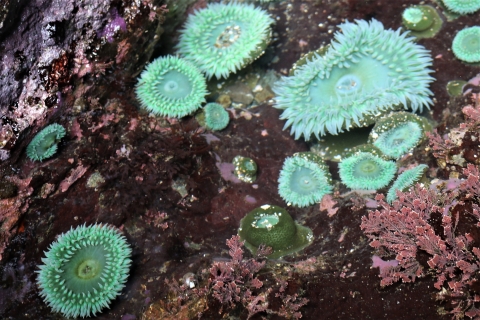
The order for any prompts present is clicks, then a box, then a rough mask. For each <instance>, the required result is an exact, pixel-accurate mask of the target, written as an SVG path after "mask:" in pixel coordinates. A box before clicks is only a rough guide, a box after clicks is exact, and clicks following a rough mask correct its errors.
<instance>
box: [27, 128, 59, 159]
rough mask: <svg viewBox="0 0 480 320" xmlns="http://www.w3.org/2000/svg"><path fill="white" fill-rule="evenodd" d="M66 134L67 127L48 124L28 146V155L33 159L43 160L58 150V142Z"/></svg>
mask: <svg viewBox="0 0 480 320" xmlns="http://www.w3.org/2000/svg"><path fill="white" fill-rule="evenodd" d="M64 136H65V128H64V127H62V126H61V125H59V124H57V123H54V124H51V125H49V126H46V127H45V128H43V129H42V131H40V132H39V133H37V135H36V136H35V137H34V138H33V140H32V141H31V142H30V144H29V145H28V147H27V156H28V157H29V158H30V159H31V160H33V161H43V160H45V159H47V158H50V157H51V156H53V155H54V154H55V152H57V148H58V147H57V143H58V142H59V141H60V140H61V139H62V138H63V137H64Z"/></svg>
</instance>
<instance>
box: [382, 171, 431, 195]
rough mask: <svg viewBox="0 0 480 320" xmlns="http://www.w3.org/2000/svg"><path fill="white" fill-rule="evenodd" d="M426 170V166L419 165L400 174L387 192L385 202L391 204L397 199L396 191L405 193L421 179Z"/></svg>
mask: <svg viewBox="0 0 480 320" xmlns="http://www.w3.org/2000/svg"><path fill="white" fill-rule="evenodd" d="M427 169H428V166H427V165H426V164H420V165H418V166H416V167H415V168H412V169H409V170H406V171H404V172H402V173H401V174H400V175H399V176H398V177H397V179H396V180H395V181H394V182H393V184H392V186H391V187H390V189H389V190H388V192H387V202H388V203H392V202H393V201H394V200H395V199H397V191H407V190H408V189H409V188H410V187H412V186H413V184H414V183H415V182H418V181H419V180H420V178H422V176H423V174H424V173H425V171H427Z"/></svg>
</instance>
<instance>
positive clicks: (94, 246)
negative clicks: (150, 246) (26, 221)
mask: <svg viewBox="0 0 480 320" xmlns="http://www.w3.org/2000/svg"><path fill="white" fill-rule="evenodd" d="M131 253H132V250H131V249H130V246H129V245H128V243H127V241H126V239H125V237H123V236H122V235H120V233H119V232H118V231H117V230H116V229H114V228H113V227H110V226H105V225H98V224H95V225H93V226H89V227H86V226H85V225H83V226H79V227H77V228H75V229H73V228H72V229H70V231H68V232H67V233H65V234H62V235H60V236H59V237H58V239H57V240H56V241H55V242H53V243H52V244H51V245H50V248H49V249H48V251H46V252H45V258H42V262H43V264H42V265H40V266H39V270H38V271H37V273H38V278H37V284H38V287H39V288H40V295H41V296H42V297H43V299H44V300H45V302H46V303H47V304H48V305H49V306H50V307H51V308H52V309H53V311H54V312H61V313H62V314H63V315H64V316H65V317H67V318H76V317H79V316H80V317H82V318H84V317H90V316H95V314H96V313H97V312H100V310H101V309H102V308H104V307H108V305H109V304H110V302H111V301H112V300H113V299H115V297H116V296H117V295H119V294H120V291H121V290H122V288H123V287H124V285H125V282H126V281H127V277H128V272H129V268H130V263H131V260H130V256H131Z"/></svg>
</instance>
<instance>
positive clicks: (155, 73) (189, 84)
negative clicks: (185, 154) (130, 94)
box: [135, 56, 208, 118]
mask: <svg viewBox="0 0 480 320" xmlns="http://www.w3.org/2000/svg"><path fill="white" fill-rule="evenodd" d="M135 93H136V95H137V98H138V100H139V101H140V103H141V105H142V107H143V108H145V109H147V110H148V111H150V112H152V113H154V114H156V115H160V116H166V117H171V118H181V117H184V116H186V115H189V114H191V113H193V112H194V111H195V110H197V109H198V108H200V106H201V104H202V102H205V95H207V93H208V92H207V83H206V80H205V77H204V76H203V74H202V73H201V72H200V71H199V70H198V69H197V67H195V66H194V65H193V64H192V63H190V62H189V61H187V60H185V59H182V58H178V57H175V56H166V57H160V58H157V59H155V60H154V61H152V62H151V63H150V64H148V65H147V67H146V69H145V70H144V71H143V72H142V73H141V75H140V78H139V80H138V83H137V86H136V88H135Z"/></svg>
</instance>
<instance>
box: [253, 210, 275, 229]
mask: <svg viewBox="0 0 480 320" xmlns="http://www.w3.org/2000/svg"><path fill="white" fill-rule="evenodd" d="M279 221H280V219H279V217H278V215H275V214H268V215H261V216H259V217H257V219H256V221H255V222H254V224H253V225H252V226H253V227H254V228H263V229H268V230H271V229H272V228H273V227H274V226H275V225H276V224H278V222H279Z"/></svg>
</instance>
